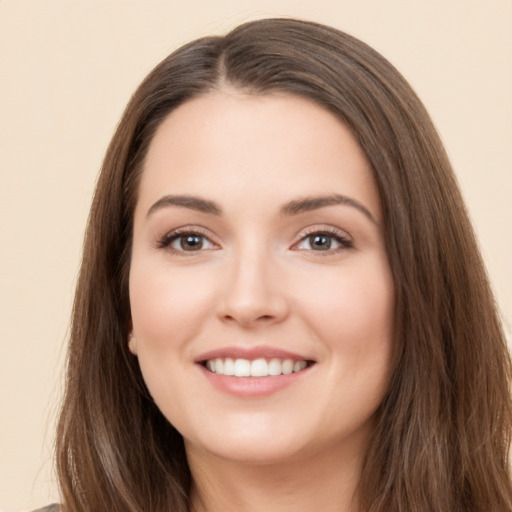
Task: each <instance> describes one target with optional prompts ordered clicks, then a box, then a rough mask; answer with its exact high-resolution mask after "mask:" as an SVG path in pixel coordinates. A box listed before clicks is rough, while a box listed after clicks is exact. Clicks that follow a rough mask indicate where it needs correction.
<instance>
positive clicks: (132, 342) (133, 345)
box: [128, 331, 137, 356]
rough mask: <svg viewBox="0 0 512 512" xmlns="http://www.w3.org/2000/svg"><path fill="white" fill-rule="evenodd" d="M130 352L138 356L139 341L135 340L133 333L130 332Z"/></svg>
mask: <svg viewBox="0 0 512 512" xmlns="http://www.w3.org/2000/svg"><path fill="white" fill-rule="evenodd" d="M128 350H129V351H130V352H131V353H132V354H133V355H134V356H136V355H137V340H136V339H135V336H134V335H133V331H130V334H129V335H128Z"/></svg>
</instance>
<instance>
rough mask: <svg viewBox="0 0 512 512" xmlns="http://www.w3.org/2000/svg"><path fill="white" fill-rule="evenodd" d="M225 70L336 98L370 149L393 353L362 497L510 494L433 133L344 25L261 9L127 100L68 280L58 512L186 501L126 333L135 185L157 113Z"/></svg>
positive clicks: (492, 319)
mask: <svg viewBox="0 0 512 512" xmlns="http://www.w3.org/2000/svg"><path fill="white" fill-rule="evenodd" d="M223 83H229V84H230V85H232V86H235V87H238V88H241V89H243V90H245V91H247V92H249V93H254V94H267V93H269V94H271V93H272V92H277V91H279V92H286V93H291V94H296V95H301V96H303V97H306V98H309V99H311V100H312V101H315V102H317V103H318V104H320V105H322V106H323V107H324V108H327V109H329V110H330V111H332V112H334V113H335V114H336V115H337V116H338V117H339V119H340V120H341V121H342V122H343V123H345V124H346V125H347V126H348V127H349V128H350V129H351V130H352V132H353V133H354V135H355V137H356V138H357V140H358V142H359V144H360V145H361V147H362V148H363V150H364V152H365V154H366V156H367V158H368V160H369V161H370V162H371V164H372V167H373V172H374V176H375V180H376V182H377V184H378V188H379V191H380V196H381V201H382V206H383V211H384V226H385V243H386V248H387V254H388V258H389V263H390V266H391V269H392V273H393V278H394V284H395V291H396V340H395V353H394V369H393V375H392V380H391V385H390V389H389V392H388V394H387V396H386V398H385V400H384V402H383V403H382V405H381V407H380V409H379V411H378V413H377V427H376V431H375V434H374V436H373V438H372V441H371V444H370V448H369V451H368V453H367V454H366V458H365V463H364V467H363V472H362V477H361V481H360V485H359V491H358V492H359V501H360V504H361V510H362V511H364V512H377V511H378V512H390V511H393V512H411V511H418V512H427V511H429V512H431V511H436V512H456V511H466V512H471V511H484V510H485V511H498V510H499V511H505V510H511V509H512V486H511V483H510V475H509V470H508V460H507V459H508V449H509V442H510V435H511V425H512V412H511V411H512V409H511V399H510V394H509V384H510V376H511V364H510V360H509V356H508V352H507V347H506V343H505V338H504V334H503V332H502V329H501V325H500V321H499V318H498V315H497V312H496V308H495V304H494V301H493V297H492V293H491V291H490V288H489V284H488V280H487V277H486V272H485V269H484V266H483V263H482V261H481V257H480V255H479V251H478V248H477V244H476V241H475V237H474V234H473V231H472V228H471V225H470V223H469V221H468V216H467V214H466V211H465V207H464V204H463V201H462V199H461V196H460V193H459V191H458V188H457V184H456V180H455V178H454V176H453V173H452V170H451V167H450V164H449V162H448V159H447V157H446V154H445V151H444V149H443V147H442V144H441V142H440V140H439V137H438V135H437V133H436V131H435V129H434V127H433V125H432V123H431V121H430V119H429V117H428V115H427V113H426V111H425V109H424V107H423V106H422V104H421V102H420V101H419V100H418V98H417V97H416V95H415V94H414V92H413V91H412V89H411V88H410V86H409V85H408V84H407V83H406V81H405V80H404V79H403V78H402V76H401V75H400V74H399V73H398V72H397V71H396V70H395V69H394V68H393V67H392V66H391V65H390V64H389V63H388V62H387V61H386V60H385V59H384V58H383V57H382V56H380V55H379V54H378V53H377V52H375V51H374V50H372V49H371V48H369V47H368V46H367V45H365V44H364V43H362V42H361V41H358V40H357V39H355V38H353V37H351V36H349V35H347V34H344V33H342V32H339V31H337V30H334V29H332V28H329V27H325V26H321V25H318V24H314V23H309V22H303V21H297V20H289V19H272V20H270V19H269V20H260V21H255V22H250V23H247V24H244V25H242V26H240V27H238V28H236V29H235V30H233V31H232V32H230V33H229V34H227V35H226V36H224V37H210V38H203V39H199V40H197V41H194V42H192V43H190V44H188V45H185V46H184V47H182V48H180V49H179V50H177V51H176V52H174V53H173V54H171V55H170V56H169V57H167V58H166V59H165V60H164V61H163V62H161V63H160V64H159V65H158V66H157V67H156V68H155V69H154V70H153V71H152V72H151V73H150V75H149V76H148V77H147V78H146V79H145V80H144V82H143V83H142V84H141V86H140V87H139V88H138V90H137V91H136V92H135V94H134V96H133V97H132V99H131V100H130V102H129V104H128V106H127V108H126V111H125V113H124V115H123V117H122V119H121V122H120V124H119V126H118V128H117V131H116V133H115V135H114V137H113V139H112V142H111V144H110V146H109V148H108V151H107V154H106V157H105V160H104V163H103V168H102V171H101V174H100V177H99V180H98V184H97V187H96V192H95V196H94V201H93V205H92V209H91V214H90V218H89V223H88V227H87V233H86V238H85V245H84V254H83V262H82V267H81V271H80V276H79V281H78V285H77V291H76V298H75V304H74V312H73V319H72V329H71V340H70V347H69V357H68V370H67V389H66V394H65V400H64V404H63V408H62V413H61V416H60V422H59V426H58V441H57V467H58V474H59V479H60V486H61V491H62V498H63V501H64V504H65V506H66V507H67V510H69V512H78V511H80V512H85V511H89V512H98V511H108V512H136V511H137V512H143V511H144V512H148V511H151V512H163V511H164V510H165V511H169V510H172V511H176V512H185V511H186V510H187V509H188V507H189V502H188V495H189V490H190V486H191V475H190V471H189V469H188V465H187V461H186V456H185V451H184V445H183V440H182V437H181V436H180V434H179V433H178V432H177V431H176V430H175V429H174V427H173V426H172V425H170V424H169V423H168V422H167V420H166V419H165V418H164V417H163V416H162V414H161V413H160V411H159V410H158V408H157V407H156V406H155V404H154V403H153V401H152V399H151V397H150V396H149V393H148V391H147V389H146V387H145V385H144V382H143V379H142V376H141V373H140V370H139V367H138V363H137V360H136V358H135V357H133V356H132V355H131V354H130V353H129V351H128V348H127V338H128V335H129V331H130V305H129V301H128V280H127V276H128V272H129V266H130V245H131V238H132V223H133V211H134V206H135V203H136V200H137V185H138V180H139V176H140V172H141V167H142V162H143V160H144V157H145V153H146V151H147V149H148V145H149V143H150V141H151V139H152V137H153V135H154V133H155V130H156V129H157V128H158V126H159V125H160V123H161V122H162V120H163V119H164V118H165V117H166V116H167V115H168V114H169V113H170V112H171V111H172V110H173V109H174V108H176V107H177V106H178V105H180V104H182V103H183V102H185V101H187V100H188V99H190V98H192V97H194V96H197V95H200V94H205V93H207V92H208V91H210V90H212V89H215V88H218V87H220V86H222V84H223Z"/></svg>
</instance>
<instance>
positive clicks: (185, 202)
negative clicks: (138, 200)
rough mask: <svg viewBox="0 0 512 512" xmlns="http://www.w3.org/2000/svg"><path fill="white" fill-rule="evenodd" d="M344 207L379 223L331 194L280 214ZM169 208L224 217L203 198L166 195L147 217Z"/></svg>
mask: <svg viewBox="0 0 512 512" xmlns="http://www.w3.org/2000/svg"><path fill="white" fill-rule="evenodd" d="M335 205H344V206H351V207H353V208H356V209H357V210H359V211H360V212H361V213H363V214H364V215H365V216H366V217H368V219H370V220H371V221H372V222H373V223H375V224H376V223H377V222H376V220H375V218H374V217H373V215H372V214H371V212H370V210H368V208H366V207H365V206H363V205H362V204H361V203H360V202H359V201H356V200H355V199H352V198H351V197H347V196H343V195H340V194H331V195H328V196H311V197H304V198H301V199H296V200H293V201H290V202H289V203H286V204H285V205H283V206H282V207H281V210H280V214H281V215H284V216H293V215H299V214H301V213H305V212H309V211H312V210H318V209H320V208H324V207H326V206H335ZM169 206H178V207H181V208H188V209H189V210H195V211H198V212H201V213H208V214H211V215H217V216H220V215H222V208H221V207H220V206H218V205H217V204H216V203H214V202H213V201H210V200H208V199H203V198H201V197H196V196H189V195H166V196H163V197H161V198H160V199H159V200H158V201H156V203H154V204H153V205H152V206H151V208H150V209H149V210H148V213H147V215H146V217H149V216H150V215H151V214H152V213H154V212H155V211H157V210H160V209H161V208H166V207H169Z"/></svg>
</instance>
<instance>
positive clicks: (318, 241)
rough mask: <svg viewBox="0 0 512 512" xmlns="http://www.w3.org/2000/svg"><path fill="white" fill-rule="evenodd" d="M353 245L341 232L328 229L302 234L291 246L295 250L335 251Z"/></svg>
mask: <svg viewBox="0 0 512 512" xmlns="http://www.w3.org/2000/svg"><path fill="white" fill-rule="evenodd" d="M352 247H353V243H352V240H350V239H349V238H348V237H347V236H344V235H342V234H341V233H338V232H337V231H336V232H330V231H315V232H313V233H309V234H307V235H306V236H304V237H303V238H302V239H301V240H300V241H299V242H298V243H297V244H295V245H294V246H293V249H295V250H308V251H317V252H319V251H323V252H328V251H330V252H337V251H339V250H344V249H350V248H352Z"/></svg>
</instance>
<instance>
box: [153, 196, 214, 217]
mask: <svg viewBox="0 0 512 512" xmlns="http://www.w3.org/2000/svg"><path fill="white" fill-rule="evenodd" d="M167 206H181V207H182V208H188V209H189V210H195V211H198V212H201V213H209V214H211V215H222V210H221V208H220V207H219V206H217V205H216V204H215V203H214V202H213V201H209V200H208V199H202V198H200V197H195V196H173V195H167V196H163V197H161V198H160V199H159V200H158V201H157V202H156V203H154V204H153V205H152V206H151V208H150V209H149V210H148V213H147V214H146V217H149V216H150V215H151V214H152V213H154V212H155V211H157V210H160V209H161V208H165V207H167Z"/></svg>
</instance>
